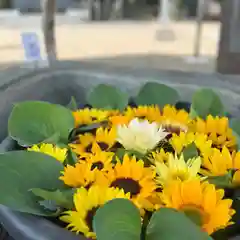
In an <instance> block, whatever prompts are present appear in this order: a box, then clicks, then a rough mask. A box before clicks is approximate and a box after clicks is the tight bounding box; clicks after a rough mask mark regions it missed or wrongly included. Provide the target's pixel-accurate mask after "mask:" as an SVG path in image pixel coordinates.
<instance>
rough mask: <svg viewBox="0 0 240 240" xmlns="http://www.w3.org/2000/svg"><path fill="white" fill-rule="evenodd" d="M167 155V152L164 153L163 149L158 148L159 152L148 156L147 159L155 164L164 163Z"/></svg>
mask: <svg viewBox="0 0 240 240" xmlns="http://www.w3.org/2000/svg"><path fill="white" fill-rule="evenodd" d="M169 154H170V153H169V152H168V151H165V150H164V149H163V148H160V149H159V150H157V151H155V152H151V153H150V154H148V157H149V160H150V161H151V162H152V163H155V162H161V163H162V162H163V163H164V162H167V161H168V157H169Z"/></svg>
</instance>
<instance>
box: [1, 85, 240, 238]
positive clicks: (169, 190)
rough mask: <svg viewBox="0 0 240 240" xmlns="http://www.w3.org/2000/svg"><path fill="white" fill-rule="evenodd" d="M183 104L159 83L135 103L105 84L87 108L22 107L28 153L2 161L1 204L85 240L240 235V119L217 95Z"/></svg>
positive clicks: (20, 141)
mask: <svg viewBox="0 0 240 240" xmlns="http://www.w3.org/2000/svg"><path fill="white" fill-rule="evenodd" d="M179 99H180V96H179V95H178V92H177V91H176V90H174V89H172V88H170V87H167V86H165V85H162V84H157V83H147V84H145V85H144V86H143V87H142V88H141V89H140V91H139V93H138V94H137V96H136V97H134V98H133V99H131V101H130V100H129V97H128V95H127V94H126V93H125V92H123V91H121V90H119V89H117V88H115V87H113V86H111V85H104V84H101V85H99V86H96V87H95V88H94V89H93V90H92V91H91V92H90V93H89V95H88V98H87V104H86V105H85V106H83V107H82V108H78V104H77V103H76V101H75V100H74V98H73V99H72V100H71V103H70V104H69V105H68V106H66V107H64V106H61V105H56V104H51V103H47V102H37V101H28V102H21V103H18V104H16V105H15V106H14V108H13V110H12V113H11V115H10V117H9V122H8V130H9V136H10V137H11V138H12V139H13V140H14V141H16V142H17V147H20V146H21V150H14V151H9V152H6V153H2V154H1V155H0V176H1V181H4V183H5V184H4V185H3V184H2V186H1V188H0V189H1V195H2V196H1V197H0V204H3V205H6V206H7V207H10V208H12V209H14V210H17V211H20V212H25V213H30V214H34V215H37V216H42V217H45V218H47V219H48V220H51V221H53V222H58V223H59V220H60V221H61V222H62V224H61V226H65V227H66V229H67V230H70V231H72V232H73V233H74V234H78V235H79V236H83V239H98V240H110V239H116V240H118V239H119V240H120V239H121V240H122V239H129V240H130V239H132V240H158V239H163V240H168V239H172V240H174V239H176V240H178V239H184V240H187V239H189V240H190V239H191V240H193V239H199V240H204V239H222V238H220V237H222V236H235V235H237V234H239V232H238V230H236V229H237V227H235V226H236V224H237V221H238V218H237V215H238V212H237V211H236V209H237V208H236V205H238V198H239V197H240V194H239V190H238V187H239V186H240V152H239V150H238V149H239V142H238V134H237V132H238V130H240V129H239V127H238V126H240V124H238V123H240V122H238V120H237V119H233V121H232V120H231V121H230V119H229V118H228V117H227V113H226V112H225V111H224V106H223V104H222V102H221V100H220V98H219V97H218V95H217V94H216V93H215V92H214V91H213V90H211V89H201V90H199V91H197V92H196V93H195V94H194V95H193V99H192V103H191V104H190V108H189V106H188V104H187V103H180V105H182V106H180V107H179ZM177 103H178V104H177ZM176 106H178V107H176ZM239 132H240V131H239ZM229 229H230V230H229ZM84 237H85V238H84ZM226 239H227V238H226Z"/></svg>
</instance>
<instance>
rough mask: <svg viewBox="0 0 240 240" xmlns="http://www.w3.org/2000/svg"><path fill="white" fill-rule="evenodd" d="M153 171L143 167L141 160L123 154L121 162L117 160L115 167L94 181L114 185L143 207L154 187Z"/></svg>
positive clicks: (104, 184) (103, 184)
mask: <svg viewBox="0 0 240 240" xmlns="http://www.w3.org/2000/svg"><path fill="white" fill-rule="evenodd" d="M154 177H155V172H154V170H153V169H151V168H147V167H144V162H143V161H142V160H138V161H137V160H136V158H135V157H134V156H133V157H129V156H128V155H126V154H125V155H124V157H123V160H122V162H120V160H118V161H117V163H116V165H115V167H114V168H113V169H112V170H111V171H109V172H108V173H107V174H106V176H105V177H104V178H103V177H102V176H101V178H98V179H97V181H96V183H97V184H99V185H102V186H109V187H116V188H119V189H123V190H124V192H125V193H130V196H131V200H132V201H133V202H134V203H135V204H136V205H137V206H138V207H139V208H144V207H145V206H143V205H144V202H145V201H146V199H147V198H148V197H149V196H151V194H152V193H153V192H154V191H155V189H156V183H155V181H154Z"/></svg>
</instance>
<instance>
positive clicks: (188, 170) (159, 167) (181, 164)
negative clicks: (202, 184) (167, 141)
mask: <svg viewBox="0 0 240 240" xmlns="http://www.w3.org/2000/svg"><path fill="white" fill-rule="evenodd" d="M200 167H201V158H200V157H197V158H192V159H188V160H187V161H186V160H185V159H184V156H183V154H182V155H180V157H179V158H178V157H177V156H176V155H175V156H174V155H173V154H170V155H169V159H168V161H167V163H161V162H156V163H155V167H153V168H154V170H155V171H156V173H157V177H156V181H157V183H158V184H159V185H161V186H164V187H165V186H166V185H168V184H170V182H171V181H173V180H181V181H185V180H192V179H199V178H200V176H199V175H198V173H199V171H200Z"/></svg>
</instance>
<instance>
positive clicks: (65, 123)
mask: <svg viewBox="0 0 240 240" xmlns="http://www.w3.org/2000/svg"><path fill="white" fill-rule="evenodd" d="M73 128H74V118H73V115H72V112H71V111H70V110H69V109H67V108H65V107H63V106H60V105H56V104H51V103H47V102H38V101H29V102H22V103H18V104H17V105H15V106H14V108H13V111H12V113H11V115H10V118H9V120H8V131H9V134H10V136H11V137H12V138H13V139H15V140H17V141H18V142H19V143H20V144H21V145H24V146H30V145H33V144H37V143H40V142H48V141H49V142H51V143H57V142H58V141H62V142H67V140H68V135H69V133H70V131H71V130H72V129H73Z"/></svg>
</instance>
